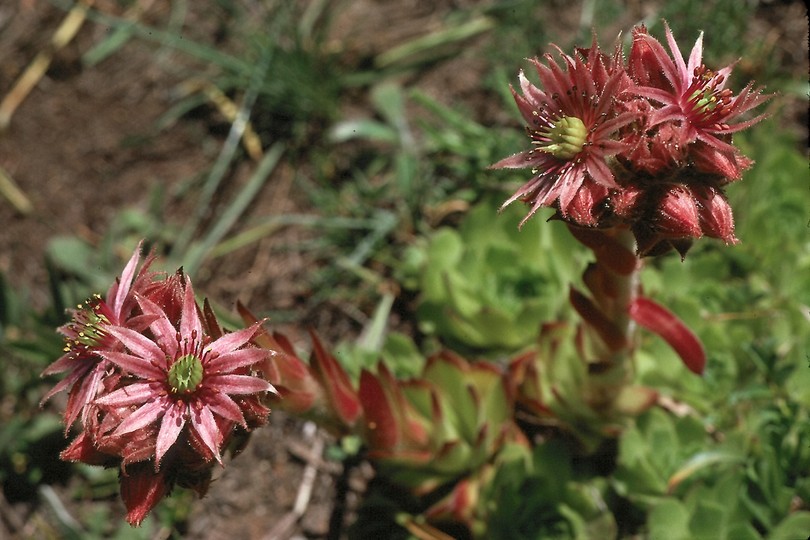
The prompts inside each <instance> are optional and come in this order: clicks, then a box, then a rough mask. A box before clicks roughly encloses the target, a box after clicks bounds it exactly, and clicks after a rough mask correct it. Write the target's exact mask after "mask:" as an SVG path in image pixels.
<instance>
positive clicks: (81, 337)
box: [64, 294, 110, 354]
mask: <svg viewBox="0 0 810 540" xmlns="http://www.w3.org/2000/svg"><path fill="white" fill-rule="evenodd" d="M101 304H102V300H101V296H99V295H97V294H95V295H93V297H92V298H88V299H87V301H86V302H85V303H84V304H79V305H78V306H76V310H77V311H76V313H75V314H74V316H73V320H72V321H71V322H70V324H69V325H68V328H69V329H70V330H71V331H72V332H73V333H74V336H73V337H69V338H67V339H66V340H65V348H64V351H65V352H66V353H69V352H71V351H72V352H74V353H77V354H81V352H82V351H86V350H87V349H93V348H94V347H98V346H99V345H100V344H101V342H102V341H103V340H104V338H105V337H106V335H107V333H106V332H105V331H104V326H105V325H108V324H109V323H110V321H109V320H108V319H107V317H105V316H104V315H103V314H102V313H99V310H100V309H101Z"/></svg>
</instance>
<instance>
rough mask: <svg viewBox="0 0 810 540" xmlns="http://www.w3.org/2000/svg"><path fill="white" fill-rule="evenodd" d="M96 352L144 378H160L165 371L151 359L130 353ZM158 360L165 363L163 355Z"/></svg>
mask: <svg viewBox="0 0 810 540" xmlns="http://www.w3.org/2000/svg"><path fill="white" fill-rule="evenodd" d="M144 339H145V338H144ZM98 354H99V356H101V357H102V358H104V359H105V360H109V361H110V362H112V363H113V364H115V365H117V366H119V367H121V368H122V369H123V370H124V371H128V372H130V373H132V374H133V375H137V376H138V377H141V378H144V379H151V380H160V379H162V378H163V377H165V375H166V373H165V372H164V371H163V370H162V369H160V368H158V367H157V366H155V365H154V364H153V362H152V361H150V360H147V359H145V358H141V357H140V356H132V355H131V354H127V353H122V352H115V351H99V353H98ZM158 361H160V362H164V363H165V360H164V358H163V355H161V356H160V358H159V359H158Z"/></svg>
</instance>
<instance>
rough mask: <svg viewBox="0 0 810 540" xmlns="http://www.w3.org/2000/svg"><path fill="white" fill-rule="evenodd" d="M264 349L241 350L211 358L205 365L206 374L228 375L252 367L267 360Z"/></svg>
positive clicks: (266, 353) (266, 352)
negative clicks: (242, 368)
mask: <svg viewBox="0 0 810 540" xmlns="http://www.w3.org/2000/svg"><path fill="white" fill-rule="evenodd" d="M267 355H268V351H267V350H266V349H255V348H251V349H242V350H239V351H231V352H228V353H225V354H221V355H219V356H217V357H215V358H212V359H211V360H209V361H208V363H206V365H205V371H206V373H210V374H215V373H230V372H232V371H234V370H235V369H238V368H240V367H245V366H252V365H253V364H256V363H258V362H261V361H263V360H264V359H265V358H267Z"/></svg>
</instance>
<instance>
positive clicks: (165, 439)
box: [155, 401, 188, 470]
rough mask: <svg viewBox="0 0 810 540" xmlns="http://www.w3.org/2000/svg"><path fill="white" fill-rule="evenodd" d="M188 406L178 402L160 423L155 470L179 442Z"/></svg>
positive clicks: (170, 408) (169, 409) (167, 411)
mask: <svg viewBox="0 0 810 540" xmlns="http://www.w3.org/2000/svg"><path fill="white" fill-rule="evenodd" d="M187 410H188V405H186V404H185V402H182V401H178V402H176V403H173V404H172V405H171V406H170V407H169V408H168V410H166V414H164V415H163V420H162V421H161V422H160V431H159V432H158V436H157V443H156V445H155V470H157V469H158V467H159V466H160V460H161V459H163V455H164V454H165V453H166V452H167V451H168V450H169V448H171V446H172V445H173V444H174V443H175V441H177V437H178V436H179V435H180V432H181V431H182V430H183V426H184V425H185V424H186V411H187Z"/></svg>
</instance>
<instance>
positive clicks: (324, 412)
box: [240, 306, 528, 530]
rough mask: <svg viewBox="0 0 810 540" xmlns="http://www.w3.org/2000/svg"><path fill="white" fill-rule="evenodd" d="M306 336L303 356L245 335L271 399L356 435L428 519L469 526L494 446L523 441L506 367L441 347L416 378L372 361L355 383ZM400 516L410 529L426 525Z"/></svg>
mask: <svg viewBox="0 0 810 540" xmlns="http://www.w3.org/2000/svg"><path fill="white" fill-rule="evenodd" d="M240 312H241V314H242V317H243V320H244V322H245V324H250V325H253V324H255V323H256V322H257V319H256V317H255V316H253V315H252V314H251V313H250V312H248V311H247V310H246V309H245V308H244V307H242V306H240ZM312 338H313V354H312V358H311V360H310V362H309V363H307V362H305V361H304V360H301V359H300V358H299V357H298V356H297V355H296V353H295V351H294V350H293V347H292V345H291V343H290V342H289V340H288V339H287V338H286V337H284V336H283V335H281V334H279V333H272V334H271V333H269V332H267V331H265V330H263V329H260V330H259V331H258V332H257V333H256V336H255V337H254V338H253V342H254V343H255V344H256V345H258V346H260V347H264V348H266V349H267V350H268V352H269V355H268V356H267V359H266V362H265V363H266V367H265V368H263V371H265V372H266V373H268V379H269V380H270V382H271V383H272V384H273V386H274V387H275V388H276V389H277V390H278V393H277V394H275V395H273V396H271V399H272V400H273V404H274V406H276V407H278V408H279V409H283V410H287V411H289V412H291V413H294V414H296V415H299V416H303V417H307V418H311V419H313V420H315V421H317V422H318V423H319V424H320V425H322V426H324V427H327V428H328V429H330V430H331V431H332V432H333V433H335V434H337V435H338V436H343V435H355V436H358V437H359V438H360V440H361V441H362V442H363V447H364V452H365V453H364V455H365V456H366V457H367V458H368V459H369V460H370V461H371V462H372V463H374V465H375V466H376V468H377V471H378V473H379V475H380V477H382V478H384V479H385V481H386V482H389V483H391V484H393V485H395V486H398V487H399V488H405V489H406V490H407V492H408V493H410V494H411V496H414V497H416V499H417V500H420V501H429V502H428V503H427V504H424V505H422V507H421V508H420V512H422V514H423V516H424V517H425V518H427V519H428V521H431V522H437V523H439V522H441V523H447V522H450V523H455V524H457V525H463V526H464V527H466V528H468V529H470V530H472V529H474V528H475V527H476V525H477V523H479V522H480V519H481V517H482V515H483V513H484V512H485V511H486V509H485V504H484V501H482V500H480V494H481V492H482V490H484V489H485V486H486V484H487V482H488V481H489V480H490V479H491V477H492V466H493V463H494V462H495V461H496V460H497V459H499V458H498V456H499V455H500V454H501V450H502V449H503V448H504V447H505V446H506V445H518V446H527V444H528V443H527V441H526V439H525V437H524V436H523V434H522V432H521V431H520V430H519V429H518V428H517V426H516V424H515V423H514V420H513V416H514V385H513V384H512V383H511V379H510V378H509V377H508V374H507V373H506V372H505V370H504V369H502V368H501V367H500V366H498V365H496V364H492V363H489V362H483V361H479V362H468V361H467V360H465V359H463V358H461V357H460V356H458V355H456V354H454V353H452V352H449V351H445V352H442V353H439V354H437V355H434V356H432V357H430V358H428V360H427V362H426V364H425V367H424V369H423V371H422V373H421V375H420V376H418V377H415V378H412V379H408V380H399V379H396V378H395V377H394V376H393V374H392V373H391V371H390V370H389V369H388V368H387V367H386V366H385V364H383V363H380V364H379V365H378V367H377V369H376V372H374V371H371V370H366V369H364V370H362V372H361V374H360V378H359V382H357V383H356V384H355V383H353V382H352V381H351V379H350V378H349V376H348V375H347V373H346V372H345V370H344V369H343V368H342V367H341V365H340V364H339V363H338V362H337V361H336V360H335V358H334V357H333V356H332V355H331V354H330V353H329V352H328V351H327V350H326V348H325V347H324V346H323V344H322V343H321V342H320V340H319V339H318V338H317V336H315V335H314V334H313V335H312ZM400 517H402V516H400ZM379 519H380V517H379V516H377V518H376V520H377V521H379ZM403 519H404V521H403V525H405V526H406V527H408V528H413V527H430V525H427V524H423V523H422V524H418V523H417V522H416V521H414V518H412V517H405V518H403Z"/></svg>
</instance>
